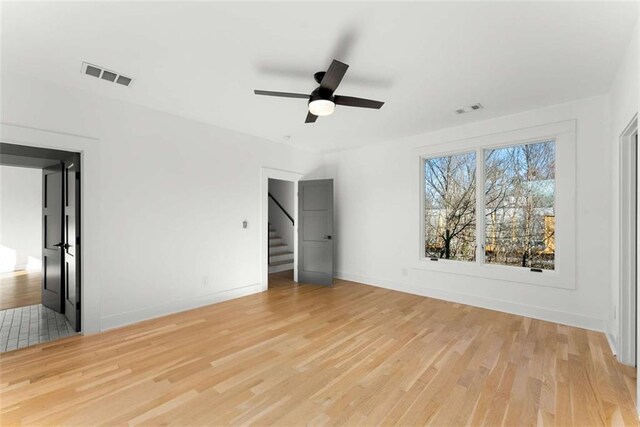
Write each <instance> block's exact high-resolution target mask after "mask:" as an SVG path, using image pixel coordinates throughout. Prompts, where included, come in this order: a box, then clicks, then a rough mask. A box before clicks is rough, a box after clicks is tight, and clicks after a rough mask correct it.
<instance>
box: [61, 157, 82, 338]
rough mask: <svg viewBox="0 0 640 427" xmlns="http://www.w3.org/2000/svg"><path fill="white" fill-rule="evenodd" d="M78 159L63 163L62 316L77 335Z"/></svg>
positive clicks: (78, 257) (78, 271)
mask: <svg viewBox="0 0 640 427" xmlns="http://www.w3.org/2000/svg"><path fill="white" fill-rule="evenodd" d="M79 163H80V159H79V158H77V156H76V157H74V158H73V159H71V160H70V161H68V162H66V163H65V176H64V188H65V191H64V219H65V221H64V235H65V237H64V246H63V247H64V254H63V258H64V273H63V276H64V315H65V316H66V318H67V320H68V321H69V324H71V326H73V328H74V329H75V330H76V332H78V331H80V167H79V166H80V165H79Z"/></svg>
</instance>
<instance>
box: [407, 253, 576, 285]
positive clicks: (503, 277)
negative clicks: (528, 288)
mask: <svg viewBox="0 0 640 427" xmlns="http://www.w3.org/2000/svg"><path fill="white" fill-rule="evenodd" d="M415 268H416V269H418V270H424V271H432V272H437V273H447V274H457V275H461V276H468V277H475V278H482V279H490V280H500V281H505V282H515V283H522V284H527V285H535V286H546V287H552V288H560V289H570V290H573V289H575V288H576V281H575V276H574V275H570V274H563V273H562V272H561V271H558V270H543V271H542V272H534V271H531V270H530V269H528V268H523V267H513V266H506V265H490V264H479V263H477V262H470V261H457V260H449V259H439V260H438V261H431V260H430V259H429V258H421V259H420V260H419V261H418V263H417V265H416V267H415Z"/></svg>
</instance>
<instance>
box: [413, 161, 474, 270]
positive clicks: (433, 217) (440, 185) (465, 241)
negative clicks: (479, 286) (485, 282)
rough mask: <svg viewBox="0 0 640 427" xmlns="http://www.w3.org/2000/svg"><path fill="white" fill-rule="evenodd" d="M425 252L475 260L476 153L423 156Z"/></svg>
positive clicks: (438, 256) (433, 255)
mask: <svg viewBox="0 0 640 427" xmlns="http://www.w3.org/2000/svg"><path fill="white" fill-rule="evenodd" d="M424 180H425V183H424V184H425V185H424V189H425V256H426V257H428V258H445V259H454V260H461V261H473V260H475V256H476V252H475V246H476V153H475V152H472V153H464V154H456V155H453V156H445V157H436V158H432V159H426V160H425V162H424Z"/></svg>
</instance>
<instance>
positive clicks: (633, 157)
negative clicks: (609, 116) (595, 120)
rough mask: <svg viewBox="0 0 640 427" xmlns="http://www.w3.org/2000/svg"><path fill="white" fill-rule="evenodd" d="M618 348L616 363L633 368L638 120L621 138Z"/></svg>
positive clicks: (635, 340)
mask: <svg viewBox="0 0 640 427" xmlns="http://www.w3.org/2000/svg"><path fill="white" fill-rule="evenodd" d="M620 144H621V145H620V177H621V182H620V230H619V233H620V248H619V253H620V295H619V306H620V316H619V322H620V340H619V341H620V345H619V347H620V348H619V349H618V350H619V355H618V360H619V361H620V362H621V363H624V364H625V365H630V366H636V365H637V356H636V353H637V351H636V343H637V332H638V328H637V296H638V292H637V290H638V289H637V288H638V258H637V255H638V253H637V247H638V154H639V153H638V119H637V117H636V118H634V120H632V121H631V123H630V124H629V125H628V126H627V128H626V129H625V131H624V132H623V133H622V135H621V137H620Z"/></svg>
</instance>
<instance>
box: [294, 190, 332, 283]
mask: <svg viewBox="0 0 640 427" xmlns="http://www.w3.org/2000/svg"><path fill="white" fill-rule="evenodd" d="M298 252H299V253H298V281H300V282H302V283H312V284H317V285H325V286H331V285H332V284H333V180H332V179H321V180H315V181H300V182H299V183H298Z"/></svg>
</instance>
